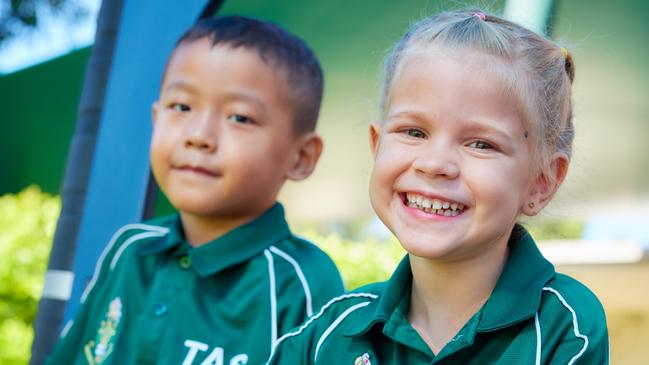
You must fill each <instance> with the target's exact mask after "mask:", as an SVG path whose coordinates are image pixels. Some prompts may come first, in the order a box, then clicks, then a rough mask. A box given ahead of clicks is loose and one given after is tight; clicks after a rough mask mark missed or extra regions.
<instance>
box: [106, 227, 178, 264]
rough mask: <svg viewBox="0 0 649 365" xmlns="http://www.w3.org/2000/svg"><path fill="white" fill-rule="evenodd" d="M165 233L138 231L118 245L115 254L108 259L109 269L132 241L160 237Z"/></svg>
mask: <svg viewBox="0 0 649 365" xmlns="http://www.w3.org/2000/svg"><path fill="white" fill-rule="evenodd" d="M165 234H166V233H160V232H142V233H138V234H136V235H134V236H132V237H129V239H127V240H126V241H124V243H123V244H122V245H121V246H119V249H117V252H115V256H113V259H112V260H111V261H110V269H111V270H112V269H114V268H115V265H117V261H119V258H120V256H122V253H123V252H124V250H126V249H127V248H128V246H130V245H131V244H132V243H135V242H137V241H139V240H143V239H145V238H150V237H162V236H164V235H165Z"/></svg>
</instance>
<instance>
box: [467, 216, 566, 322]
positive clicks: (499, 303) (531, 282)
mask: <svg viewBox="0 0 649 365" xmlns="http://www.w3.org/2000/svg"><path fill="white" fill-rule="evenodd" d="M554 275H555V271H554V266H553V265H552V264H551V263H550V262H549V261H548V260H546V259H545V257H543V255H542V254H541V252H540V251H539V249H538V247H537V246H536V243H535V242H534V240H533V239H532V236H530V234H529V233H527V231H526V230H525V228H523V227H522V226H520V225H516V226H515V227H514V230H513V232H512V235H511V238H510V239H509V258H508V259H507V263H506V264H505V267H504V269H503V272H502V274H500V278H499V279H498V282H497V283H496V287H495V288H494V290H493V292H492V293H491V296H490V297H489V299H488V300H487V303H485V305H484V307H483V309H482V310H483V313H482V318H481V319H480V323H479V324H478V328H477V331H482V332H486V331H493V330H496V329H499V328H502V327H506V326H509V325H512V324H514V323H516V322H519V321H521V320H523V319H526V318H529V317H532V316H534V313H536V311H537V310H538V309H539V306H540V304H541V294H542V291H543V286H544V285H545V284H546V283H547V282H548V281H550V280H551V279H552V278H553V277H554Z"/></svg>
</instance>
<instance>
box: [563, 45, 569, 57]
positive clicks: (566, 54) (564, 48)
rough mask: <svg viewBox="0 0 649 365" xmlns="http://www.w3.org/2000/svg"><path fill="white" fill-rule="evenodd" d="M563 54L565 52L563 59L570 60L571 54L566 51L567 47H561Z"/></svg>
mask: <svg viewBox="0 0 649 365" xmlns="http://www.w3.org/2000/svg"><path fill="white" fill-rule="evenodd" d="M561 52H563V57H565V58H568V55H570V52H568V50H567V49H566V47H561Z"/></svg>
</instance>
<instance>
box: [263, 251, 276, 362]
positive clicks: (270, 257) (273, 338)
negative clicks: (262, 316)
mask: <svg viewBox="0 0 649 365" xmlns="http://www.w3.org/2000/svg"><path fill="white" fill-rule="evenodd" d="M264 256H266V261H268V280H269V281H270V350H271V351H273V349H274V348H275V344H276V343H277V292H276V291H275V265H274V262H273V255H272V254H271V253H270V251H268V250H264Z"/></svg>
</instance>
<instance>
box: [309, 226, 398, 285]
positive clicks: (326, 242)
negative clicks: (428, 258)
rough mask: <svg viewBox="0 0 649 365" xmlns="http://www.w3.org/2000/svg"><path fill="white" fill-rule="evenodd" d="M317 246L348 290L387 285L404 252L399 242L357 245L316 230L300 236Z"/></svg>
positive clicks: (390, 241) (369, 242) (370, 240)
mask: <svg viewBox="0 0 649 365" xmlns="http://www.w3.org/2000/svg"><path fill="white" fill-rule="evenodd" d="M300 234H301V235H302V236H304V237H305V238H307V239H308V240H309V241H311V242H316V243H317V245H318V246H319V247H320V248H321V249H323V250H324V251H325V252H326V253H327V254H328V255H329V256H331V258H332V259H333V260H334V262H335V263H336V266H338V270H340V273H341V275H342V277H343V281H344V282H345V288H347V290H353V289H356V288H358V287H359V286H362V285H365V284H369V283H373V282H376V281H384V280H387V279H388V278H389V277H390V274H392V272H393V271H394V269H395V268H396V267H397V264H398V263H399V261H400V260H401V259H402V258H403V256H404V255H405V253H406V252H405V251H404V250H403V248H401V246H400V245H399V243H398V242H397V241H396V239H392V240H389V241H387V242H380V241H377V240H375V239H371V238H370V239H367V240H364V241H354V240H351V239H347V238H343V237H341V236H340V235H337V234H331V235H322V234H319V233H317V232H316V231H314V230H308V231H304V232H301V233H300Z"/></svg>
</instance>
